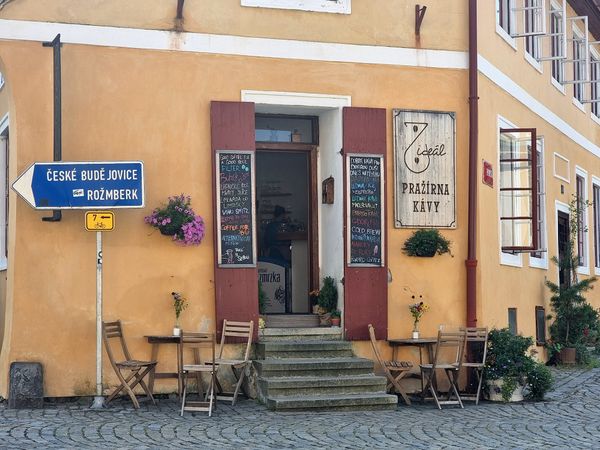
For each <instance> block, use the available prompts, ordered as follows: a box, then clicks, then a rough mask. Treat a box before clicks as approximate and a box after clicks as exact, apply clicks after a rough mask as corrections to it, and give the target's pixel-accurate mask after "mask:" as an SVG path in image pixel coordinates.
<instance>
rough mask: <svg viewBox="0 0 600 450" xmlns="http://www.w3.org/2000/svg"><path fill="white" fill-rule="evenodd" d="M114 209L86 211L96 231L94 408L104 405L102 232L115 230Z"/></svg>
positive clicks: (90, 227)
mask: <svg viewBox="0 0 600 450" xmlns="http://www.w3.org/2000/svg"><path fill="white" fill-rule="evenodd" d="M114 227H115V222H114V213H113V212H112V211H88V212H86V213H85V229H86V230H87V231H96V396H95V397H94V403H92V406H91V408H92V409H100V408H102V407H104V396H103V395H102V232H104V231H112V230H114Z"/></svg>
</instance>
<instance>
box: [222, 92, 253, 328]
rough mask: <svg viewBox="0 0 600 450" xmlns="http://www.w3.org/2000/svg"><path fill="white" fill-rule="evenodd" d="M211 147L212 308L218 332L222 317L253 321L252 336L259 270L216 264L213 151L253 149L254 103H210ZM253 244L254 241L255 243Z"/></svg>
mask: <svg viewBox="0 0 600 450" xmlns="http://www.w3.org/2000/svg"><path fill="white" fill-rule="evenodd" d="M210 118H211V147H212V161H213V163H212V167H213V170H212V173H213V184H212V189H213V211H215V220H214V230H215V233H214V236H215V237H214V239H215V242H214V247H215V253H214V261H215V309H216V314H215V315H216V321H217V333H218V334H220V332H221V328H222V326H223V319H228V320H236V321H249V320H253V321H254V335H255V336H254V338H255V340H256V337H257V335H258V334H257V330H258V287H257V286H258V285H257V280H258V271H257V269H256V268H255V267H253V268H226V269H225V268H223V269H222V268H219V267H218V265H217V262H218V255H217V232H216V230H217V226H218V224H217V223H216V221H217V214H216V210H217V204H216V191H215V185H216V184H215V175H216V171H215V164H216V158H215V152H216V151H217V150H252V151H255V150H256V144H255V137H254V136H255V130H254V103H241V102H211V105H210ZM255 245H256V244H255Z"/></svg>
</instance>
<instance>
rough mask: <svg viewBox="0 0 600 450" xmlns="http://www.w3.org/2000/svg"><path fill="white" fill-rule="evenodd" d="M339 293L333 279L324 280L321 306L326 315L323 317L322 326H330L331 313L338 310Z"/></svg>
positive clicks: (321, 291)
mask: <svg viewBox="0 0 600 450" xmlns="http://www.w3.org/2000/svg"><path fill="white" fill-rule="evenodd" d="M337 302H338V291H337V286H336V285H335V280H334V279H333V278H332V277H325V278H323V287H322V288H321V289H320V290H319V306H320V307H321V309H322V310H323V311H325V314H322V315H321V325H329V324H330V316H331V314H330V313H331V311H334V310H335V309H336V308H337Z"/></svg>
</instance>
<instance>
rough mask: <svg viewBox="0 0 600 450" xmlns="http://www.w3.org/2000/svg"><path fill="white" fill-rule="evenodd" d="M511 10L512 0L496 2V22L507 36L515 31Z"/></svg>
mask: <svg viewBox="0 0 600 450" xmlns="http://www.w3.org/2000/svg"><path fill="white" fill-rule="evenodd" d="M513 8H514V0H496V22H498V25H500V28H502V29H503V30H504V31H506V34H508V35H509V36H511V35H512V34H513V32H514V31H515V15H514V13H513Z"/></svg>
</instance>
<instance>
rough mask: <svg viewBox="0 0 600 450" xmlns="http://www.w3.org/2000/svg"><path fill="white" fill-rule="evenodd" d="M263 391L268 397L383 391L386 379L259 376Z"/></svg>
mask: <svg viewBox="0 0 600 450" xmlns="http://www.w3.org/2000/svg"><path fill="white" fill-rule="evenodd" d="M257 381H258V383H259V384H260V391H261V392H268V397H270V398H274V397H282V396H298V395H308V396H311V395H312V396H314V395H317V394H319V395H331V394H335V395H339V394H354V393H375V392H378V393H383V392H385V387H386V379H385V378H384V377H379V376H375V375H342V376H336V377H278V378H259V379H258V380H257Z"/></svg>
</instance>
